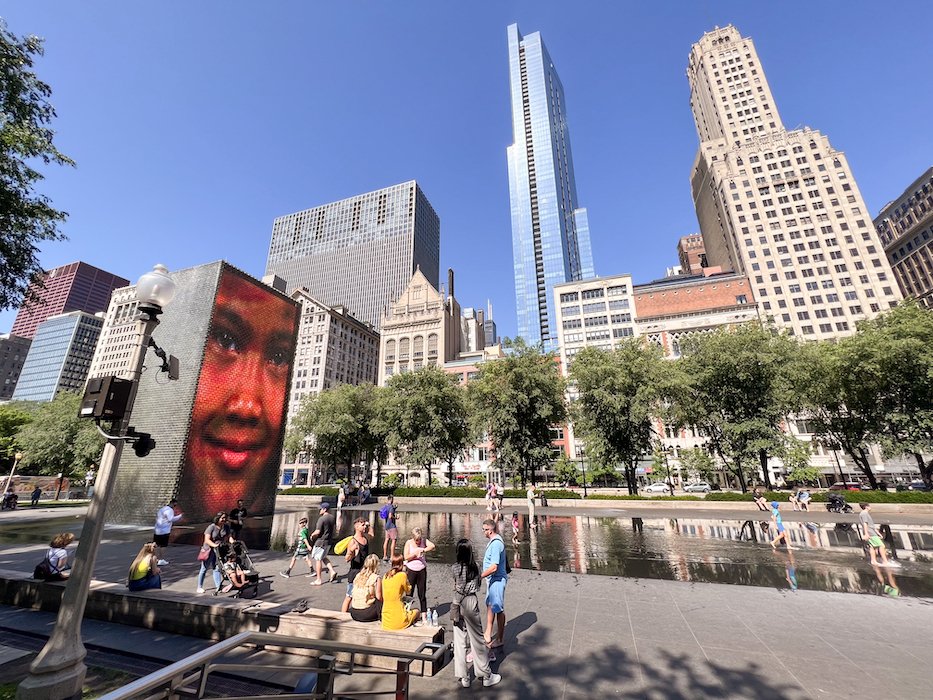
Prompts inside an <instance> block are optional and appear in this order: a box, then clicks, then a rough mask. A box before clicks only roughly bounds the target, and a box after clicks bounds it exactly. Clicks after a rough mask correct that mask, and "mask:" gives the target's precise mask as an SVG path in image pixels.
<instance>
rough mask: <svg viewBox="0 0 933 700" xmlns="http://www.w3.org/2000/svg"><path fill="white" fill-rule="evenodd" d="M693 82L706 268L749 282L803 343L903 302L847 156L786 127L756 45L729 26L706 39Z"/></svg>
mask: <svg viewBox="0 0 933 700" xmlns="http://www.w3.org/2000/svg"><path fill="white" fill-rule="evenodd" d="M687 78H688V80H689V82H690V107H691V109H692V110H693V118H694V121H695V123H696V128H697V134H698V135H699V137H700V148H699V152H698V153H697V156H696V160H695V161H694V168H693V173H692V187H693V198H694V203H695V205H696V210H697V218H698V219H699V222H700V232H701V233H702V235H703V243H704V246H705V248H706V255H707V262H708V264H709V265H710V266H720V267H722V268H723V269H724V270H734V271H736V272H738V273H742V274H745V275H747V276H748V277H749V279H750V281H751V287H752V290H753V293H754V296H755V300H756V301H757V302H758V303H759V304H760V305H761V311H762V316H764V317H771V318H773V319H774V322H775V323H776V325H777V326H779V327H781V328H784V329H787V330H789V331H790V332H791V333H793V334H794V335H797V336H800V337H803V338H808V339H818V338H834V337H839V336H844V335H848V334H850V333H853V332H855V324H856V322H857V321H859V320H861V319H864V318H868V317H871V316H874V315H875V314H877V313H878V312H879V311H883V310H885V309H887V308H889V307H890V306H891V305H892V304H895V303H897V300H898V299H899V298H900V293H899V291H898V289H897V286H896V284H895V281H894V276H893V274H892V272H891V267H890V265H889V263H888V260H887V258H886V257H885V255H884V251H883V249H882V246H881V243H880V242H879V240H878V237H877V234H876V233H875V230H874V229H873V228H872V225H871V218H870V217H869V215H868V209H867V207H866V206H865V202H864V200H863V199H862V195H861V193H860V192H859V190H858V186H857V185H856V183H855V178H854V177H853V176H852V171H851V169H850V168H849V164H848V163H847V162H846V158H845V155H844V154H843V153H842V152H841V151H837V150H836V149H834V148H833V147H832V146H831V145H830V143H829V139H828V138H827V137H826V136H824V135H823V134H821V133H820V132H818V131H815V130H812V129H809V128H804V129H794V130H791V131H788V130H787V129H785V128H784V125H783V123H782V122H781V117H780V115H779V114H778V110H777V106H776V105H775V103H774V98H773V96H772V94H771V89H770V87H769V86H768V81H767V79H766V78H765V74H764V71H763V70H762V67H761V62H760V60H759V58H758V54H757V52H756V50H755V46H754V44H753V43H752V40H751V39H749V38H747V37H742V36H741V34H739V32H738V30H737V29H736V28H735V27H732V26H728V27H725V28H722V29H719V28H716V29H714V30H713V31H711V32H708V33H706V34H704V35H703V37H702V38H701V39H700V40H699V41H698V42H697V43H696V44H694V45H693V49H692V51H691V52H690V59H689V63H688V66H687Z"/></svg>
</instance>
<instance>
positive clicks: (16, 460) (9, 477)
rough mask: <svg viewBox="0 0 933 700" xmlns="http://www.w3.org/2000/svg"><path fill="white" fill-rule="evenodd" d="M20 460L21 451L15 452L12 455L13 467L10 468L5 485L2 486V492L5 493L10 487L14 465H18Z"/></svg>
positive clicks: (14, 472) (21, 457) (21, 459)
mask: <svg viewBox="0 0 933 700" xmlns="http://www.w3.org/2000/svg"><path fill="white" fill-rule="evenodd" d="M22 461H23V453H22V452H17V453H16V454H15V455H13V468H12V469H11V470H10V475H9V476H8V477H7V478H6V486H4V487H3V493H6V492H7V490H8V489H9V488H10V485H11V484H12V483H13V475H14V474H16V467H18V466H19V463H20V462H22Z"/></svg>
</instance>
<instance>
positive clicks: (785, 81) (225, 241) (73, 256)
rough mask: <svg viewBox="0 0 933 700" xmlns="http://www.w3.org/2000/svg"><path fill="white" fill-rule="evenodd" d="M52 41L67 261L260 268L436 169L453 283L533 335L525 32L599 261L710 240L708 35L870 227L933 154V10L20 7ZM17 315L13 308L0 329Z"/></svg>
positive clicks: (60, 255) (37, 2)
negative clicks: (727, 40) (742, 39)
mask: <svg viewBox="0 0 933 700" xmlns="http://www.w3.org/2000/svg"><path fill="white" fill-rule="evenodd" d="M2 14H3V16H4V17H5V18H6V19H7V21H8V24H9V27H10V29H11V30H12V31H13V32H15V33H17V34H26V33H34V34H38V35H40V36H43V37H45V39H46V56H45V57H44V58H43V59H41V61H40V63H39V65H38V70H39V72H40V75H41V76H42V77H43V78H44V79H45V80H46V81H47V82H48V83H50V84H51V86H52V88H53V90H54V95H53V102H54V104H55V106H56V108H57V110H58V114H59V118H58V120H57V123H56V128H57V131H58V143H59V147H60V148H61V149H62V150H63V151H64V152H65V153H67V154H68V155H70V156H71V157H73V158H74V159H75V160H76V161H77V163H78V167H77V168H75V169H56V170H51V171H49V172H48V178H47V180H46V181H45V183H43V185H42V190H43V191H44V192H45V193H46V194H48V195H49V196H51V197H52V199H53V201H54V203H55V204H56V205H57V206H59V207H61V208H63V209H65V210H67V211H68V212H69V213H70V215H71V216H70V219H69V221H68V222H67V224H66V226H65V231H66V233H67V234H68V236H69V240H68V241H66V242H61V243H55V244H52V245H48V246H46V248H45V249H44V250H43V251H42V256H41V259H42V263H43V264H44V265H45V266H46V267H52V266H55V265H59V264H62V263H66V262H70V261H72V260H78V259H80V260H85V261H87V262H89V263H91V264H94V265H97V266H99V267H103V268H105V269H107V270H110V271H112V272H115V273H118V274H122V275H123V276H125V277H128V278H130V279H131V280H135V279H136V278H137V277H138V276H139V275H140V274H142V273H143V272H144V271H146V270H147V269H149V268H150V267H151V265H152V264H153V263H155V262H164V263H165V264H166V265H168V266H169V267H170V268H173V269H177V268H182V267H188V266H191V265H196V264H200V263H204V262H210V261H213V260H216V259H219V258H225V259H227V260H229V261H230V262H232V263H233V264H235V265H237V266H239V267H241V268H243V269H244V270H246V271H247V272H250V273H252V274H255V275H261V274H262V272H263V269H264V266H265V259H266V253H267V250H268V244H269V236H270V233H271V230H272V220H273V218H274V217H276V216H279V215H282V214H287V213H290V212H294V211H298V210H301V209H305V208H308V207H312V206H316V205H318V204H323V203H327V202H331V201H334V200H338V199H342V198H344V197H348V196H351V195H354V194H358V193H361V192H366V191H368V190H372V189H376V188H379V187H384V186H387V185H390V184H394V183H398V182H402V181H405V180H409V179H412V178H414V179H416V180H418V181H419V183H420V184H421V186H422V187H423V189H424V191H425V193H426V194H427V196H428V198H429V199H430V200H431V202H432V204H433V205H434V208H435V209H436V210H437V212H438V214H439V215H440V218H441V266H442V272H441V277H442V278H443V277H444V271H445V270H446V268H447V267H453V268H454V269H455V271H456V273H457V297H458V299H459V300H460V302H461V303H462V304H463V305H464V306H469V305H484V304H485V301H486V299H487V298H488V299H491V300H492V301H493V304H494V306H495V311H496V313H495V316H496V320H497V321H498V323H499V330H500V333H501V334H503V335H513V334H514V332H515V297H514V287H513V283H512V248H511V229H510V220H509V200H508V196H509V193H508V179H507V171H506V158H505V149H506V146H508V145H509V144H510V143H511V140H512V134H511V116H510V113H509V85H508V62H507V45H506V26H507V25H508V24H510V23H512V22H518V24H519V27H520V29H521V31H522V32H523V33H525V34H530V33H531V32H534V31H541V32H542V35H543V37H544V40H545V43H546V44H547V45H548V48H549V51H550V53H551V56H552V58H553V60H554V61H555V64H556V65H557V69H558V71H559V73H560V75H561V79H562V82H563V84H564V90H565V93H566V99H567V108H568V114H569V120H570V131H571V139H572V144H573V157H574V167H575V170H576V177H577V191H578V197H579V201H580V203H581V205H582V206H586V207H587V208H588V209H589V217H590V228H591V232H592V241H593V252H594V259H595V261H596V271H597V273H598V274H601V275H612V274H619V273H623V272H630V273H632V274H633V275H634V277H635V280H636V282H644V281H648V280H650V279H653V278H656V277H660V276H663V274H664V270H665V267H666V266H667V265H671V264H674V262H675V250H674V247H675V245H676V242H677V239H678V237H679V236H681V235H683V234H686V233H690V232H693V231H695V230H697V223H696V216H695V213H694V209H693V203H692V200H691V194H690V184H689V176H690V168H691V165H692V163H693V158H694V155H695V153H696V149H697V136H696V131H695V129H694V126H693V121H692V118H691V114H690V107H689V90H688V86H687V80H686V77H685V67H686V63H687V56H688V53H689V51H690V46H691V44H692V43H693V42H694V41H696V40H697V39H698V38H699V37H700V36H701V35H702V34H703V32H704V31H708V30H709V29H711V28H713V27H714V26H716V25H720V26H723V25H726V24H729V23H732V24H734V25H736V26H737V27H738V29H739V31H741V32H742V33H743V34H745V35H748V36H751V37H752V38H753V39H754V40H755V43H756V46H757V48H758V51H759V54H760V56H761V59H762V64H763V67H764V70H765V71H766V73H767V75H768V79H769V81H770V83H771V88H772V90H773V92H774V96H775V100H776V102H777V105H778V109H779V110H780V113H781V116H782V118H783V120H784V123H785V125H787V126H788V127H795V126H798V125H808V126H811V127H813V128H815V129H819V130H821V131H823V132H824V133H826V134H828V135H829V137H830V139H831V141H832V143H833V145H834V146H835V147H836V148H837V149H839V150H842V151H845V152H846V154H847V155H848V158H849V162H850V163H851V165H852V168H853V170H854V173H855V177H856V179H857V181H858V183H859V186H860V187H861V190H862V193H863V195H864V197H865V199H866V202H867V205H868V208H869V209H870V210H871V212H872V214H873V215H874V214H876V213H877V211H878V210H879V209H880V207H881V206H883V205H884V204H885V203H886V202H888V201H889V200H891V199H893V198H894V197H895V196H897V195H898V194H899V193H900V192H901V191H903V189H904V188H905V187H906V186H907V185H908V184H909V183H910V182H911V181H913V179H915V178H916V177H918V176H919V175H920V174H921V172H922V171H923V170H924V169H925V168H927V167H929V166H930V165H931V164H933V129H930V115H931V112H933V110H931V106H933V93H931V92H930V90H929V87H930V83H929V65H930V62H931V49H930V43H929V27H930V26H933V5H931V4H928V3H912V4H898V3H878V2H851V1H850V2H841V1H830V0H823V1H822V2H795V1H793V0H788V1H787V2H782V3H778V4H775V5H774V6H773V7H765V6H764V4H763V3H749V2H736V3H733V2H678V3H674V2H660V3H635V2H587V1H582V0H577V2H574V3H571V2H567V1H566V0H564V1H556V2H550V1H548V2H544V1H542V0H538V1H535V2H508V1H492V0H489V1H481V0H477V1H475V2H461V3H453V2H436V1H434V2H431V1H427V0H410V1H402V0H396V1H395V2H375V1H373V2H350V1H347V2H298V1H292V2H284V1H283V2H257V1H254V2H198V3H185V2H162V3H125V2H94V3H63V2H45V1H44V0H30V1H29V2H20V3H6V7H5V8H4V10H3V11H2ZM13 317H14V313H13V312H4V313H0V331H5V330H9V328H10V326H11V325H12V321H13Z"/></svg>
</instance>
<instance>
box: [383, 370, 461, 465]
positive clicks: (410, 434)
mask: <svg viewBox="0 0 933 700" xmlns="http://www.w3.org/2000/svg"><path fill="white" fill-rule="evenodd" d="M387 388H388V394H387V397H386V400H385V409H384V411H385V413H384V420H385V421H386V423H387V427H388V430H387V434H386V437H387V442H388V445H389V448H390V449H391V450H392V452H393V453H395V455H396V457H397V458H398V459H399V460H400V461H403V462H406V463H408V464H417V465H419V466H423V467H425V468H426V469H427V471H428V483H429V484H430V483H433V479H434V477H433V472H432V467H433V465H434V463H435V462H437V461H441V460H443V461H446V462H447V464H448V476H449V477H450V478H451V480H452V478H453V462H454V460H456V458H457V457H458V456H459V455H460V454H461V453H462V452H463V450H464V449H465V448H466V447H467V446H468V445H469V444H470V437H471V434H470V428H469V421H468V415H467V404H466V395H465V393H464V391H463V389H462V388H461V387H460V386H458V384H457V380H456V378H455V377H453V376H452V375H450V374H447V373H446V372H444V371H443V370H442V369H440V368H438V367H423V368H421V369H419V370H418V371H416V372H406V373H404V374H397V375H395V376H393V377H392V378H391V379H389V381H388V383H387Z"/></svg>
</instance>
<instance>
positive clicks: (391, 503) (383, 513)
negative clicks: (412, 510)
mask: <svg viewBox="0 0 933 700" xmlns="http://www.w3.org/2000/svg"><path fill="white" fill-rule="evenodd" d="M379 517H381V518H382V519H383V520H384V521H385V531H386V535H385V540H384V541H383V543H382V561H389V558H390V557H395V544H396V542H398V524H397V523H396V520H397V518H398V508H397V507H396V505H395V496H393V495H392V494H389V495H388V496H387V497H386V504H385V505H384V506H382V510H380V511H379Z"/></svg>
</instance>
